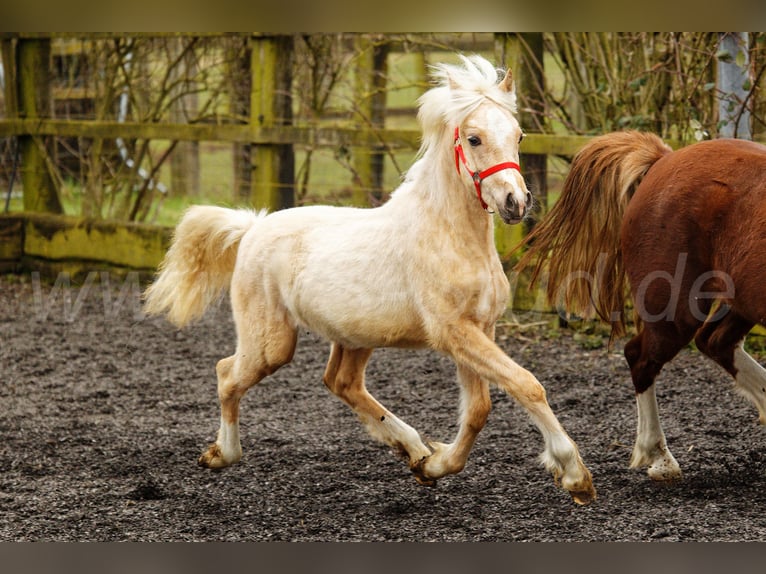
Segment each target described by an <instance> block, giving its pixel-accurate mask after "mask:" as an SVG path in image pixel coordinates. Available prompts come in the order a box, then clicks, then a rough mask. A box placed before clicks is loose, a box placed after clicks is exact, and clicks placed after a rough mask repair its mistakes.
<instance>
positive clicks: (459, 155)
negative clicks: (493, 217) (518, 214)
mask: <svg viewBox="0 0 766 574" xmlns="http://www.w3.org/2000/svg"><path fill="white" fill-rule="evenodd" d="M461 161H462V162H463V165H464V166H465V168H466V169H467V170H468V173H469V174H471V177H472V178H473V185H474V187H476V197H477V198H478V199H479V203H481V206H482V208H483V209H484V210H485V211H489V210H488V209H487V207H488V206H487V203H486V202H485V201H484V198H483V197H482V196H481V182H482V181H483V180H484V179H486V178H488V177H489V176H490V175H492V174H493V173H497V172H498V171H502V170H504V169H515V170H516V171H518V172H519V173H521V167H520V166H519V164H517V163H516V162H513V161H504V162H502V163H498V164H496V165H493V166H492V167H488V168H487V169H485V170H484V171H479V170H476V171H474V170H472V169H471V168H470V167H468V161H467V160H466V159H465V152H463V144H461V143H460V128H459V127H457V128H455V168H456V169H457V171H458V173H460V162H461Z"/></svg>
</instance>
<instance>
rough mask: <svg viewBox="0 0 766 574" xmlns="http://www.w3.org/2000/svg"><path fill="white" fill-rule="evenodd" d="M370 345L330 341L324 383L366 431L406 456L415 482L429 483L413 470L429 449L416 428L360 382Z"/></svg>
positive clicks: (427, 453) (430, 483)
mask: <svg viewBox="0 0 766 574" xmlns="http://www.w3.org/2000/svg"><path fill="white" fill-rule="evenodd" d="M370 355H372V349H349V348H346V347H344V346H342V345H340V344H338V343H333V345H332V350H331V351H330V359H329V361H328V363H327V368H326V369H325V373H324V378H323V380H324V384H325V385H326V386H327V388H328V389H329V390H330V391H331V392H332V393H333V394H334V395H336V396H337V397H338V398H340V399H341V400H342V401H343V402H344V403H346V404H347V405H348V406H349V407H351V408H352V409H353V410H354V412H355V413H356V414H357V415H358V416H359V418H360V419H361V421H362V423H363V424H364V426H365V427H366V428H367V431H368V432H369V433H370V435H372V436H373V437H374V438H376V439H377V440H380V441H381V442H384V443H386V444H388V445H390V446H392V447H394V448H396V449H397V450H398V451H399V452H400V453H401V454H403V455H404V456H406V457H407V459H408V462H409V465H410V468H411V469H412V470H413V472H415V477H416V478H417V479H418V481H419V482H422V483H423V484H427V485H429V486H432V485H433V484H435V481H434V480H431V479H426V478H425V477H421V476H419V475H418V473H417V468H418V463H420V461H421V460H422V459H423V458H425V457H427V456H429V455H430V454H431V451H430V450H429V449H428V447H426V446H425V445H424V444H423V442H422V441H421V440H420V435H419V434H418V432H417V431H416V430H415V429H414V428H412V427H411V426H409V425H408V424H406V423H405V422H403V421H401V420H399V419H398V418H397V417H396V416H395V415H394V414H393V413H391V412H390V411H389V410H388V409H386V408H385V407H384V406H383V405H381V404H380V403H379V402H378V401H377V400H375V397H373V396H372V395H371V394H370V393H369V391H367V388H366V387H365V384H364V369H365V367H366V366H367V361H368V360H369V358H370Z"/></svg>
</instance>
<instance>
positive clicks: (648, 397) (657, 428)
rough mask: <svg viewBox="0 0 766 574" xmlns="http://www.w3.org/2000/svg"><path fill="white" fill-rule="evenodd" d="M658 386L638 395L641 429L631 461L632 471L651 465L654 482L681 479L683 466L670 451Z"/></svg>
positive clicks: (638, 415) (653, 385)
mask: <svg viewBox="0 0 766 574" xmlns="http://www.w3.org/2000/svg"><path fill="white" fill-rule="evenodd" d="M655 387H656V385H655V384H652V386H651V387H649V388H648V389H646V390H645V391H644V392H643V393H639V394H637V395H636V409H637V418H638V428H637V431H636V443H635V445H634V447H633V454H632V456H631V458H630V467H631V468H640V467H642V466H648V467H649V468H647V470H646V472H647V474H648V475H649V477H650V478H652V479H654V480H674V479H678V478H681V467H680V466H679V465H678V462H677V461H676V459H675V457H673V455H672V454H671V452H670V450H669V449H668V444H667V441H666V440H665V433H664V432H663V431H662V425H661V424H660V414H659V408H658V406H657V396H656V394H655Z"/></svg>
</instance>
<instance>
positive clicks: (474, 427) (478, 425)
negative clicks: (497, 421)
mask: <svg viewBox="0 0 766 574" xmlns="http://www.w3.org/2000/svg"><path fill="white" fill-rule="evenodd" d="M457 377H458V381H459V382H460V428H459V430H458V433H457V436H456V437H455V440H454V441H453V442H451V443H449V444H444V443H440V442H431V443H429V446H430V447H431V448H433V449H434V453H433V454H432V455H431V456H429V457H428V458H427V459H426V460H425V461H424V462H423V472H424V474H425V475H426V476H430V477H434V478H438V477H441V476H445V475H447V474H455V473H457V472H460V471H461V470H463V467H464V466H465V463H466V460H467V459H468V455H469V454H470V452H471V448H472V447H473V444H474V442H476V437H477V436H478V434H479V433H480V432H481V429H483V428H484V424H485V423H486V422H487V416H488V415H489V410H490V407H491V403H490V397H489V385H488V384H487V383H486V382H485V381H483V380H481V378H480V377H479V376H478V375H477V374H476V373H475V372H473V371H472V370H470V369H468V368H467V367H465V366H464V365H458V368H457Z"/></svg>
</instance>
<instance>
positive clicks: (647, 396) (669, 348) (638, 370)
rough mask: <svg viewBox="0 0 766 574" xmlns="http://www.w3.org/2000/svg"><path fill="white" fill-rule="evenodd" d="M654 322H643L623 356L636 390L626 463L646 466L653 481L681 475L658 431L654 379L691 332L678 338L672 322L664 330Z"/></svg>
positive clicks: (689, 337) (662, 436) (665, 441)
mask: <svg viewBox="0 0 766 574" xmlns="http://www.w3.org/2000/svg"><path fill="white" fill-rule="evenodd" d="M657 325H658V323H653V324H649V325H646V326H645V328H644V330H643V331H642V332H640V333H639V334H638V335H637V336H635V337H634V338H632V339H631V340H630V341H628V343H627V344H626V345H625V358H626V359H627V361H628V365H629V366H630V373H631V377H632V378H633V386H634V387H635V390H636V410H637V419H638V422H637V429H636V442H635V445H634V447H633V454H632V455H631V459H630V466H631V468H641V467H643V466H646V467H648V468H647V471H646V472H647V474H648V475H649V477H650V478H652V479H654V480H674V479H678V478H680V477H681V467H680V466H679V465H678V462H677V461H676V459H675V457H674V456H673V454H672V453H671V452H670V449H668V444H667V440H666V439H665V433H664V432H663V430H662V424H661V423H660V415H659V408H658V406H657V396H656V393H655V379H656V378H657V375H658V374H659V372H660V370H661V369H662V367H663V366H664V365H665V363H667V362H668V361H670V360H671V359H672V358H673V357H675V356H676V354H677V353H678V351H680V350H681V348H682V347H683V346H684V345H686V344H687V343H688V342H689V341H690V340H691V334H690V335H689V336H688V338H687V337H679V336H678V335H677V334H676V331H675V327H674V325H673V324H672V323H668V328H667V332H664V331H662V330H661V329H660V328H658V327H657Z"/></svg>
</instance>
